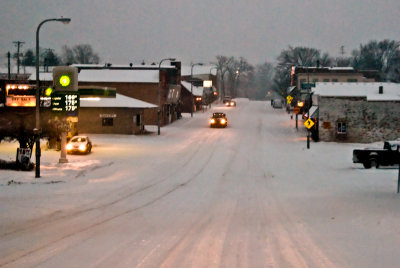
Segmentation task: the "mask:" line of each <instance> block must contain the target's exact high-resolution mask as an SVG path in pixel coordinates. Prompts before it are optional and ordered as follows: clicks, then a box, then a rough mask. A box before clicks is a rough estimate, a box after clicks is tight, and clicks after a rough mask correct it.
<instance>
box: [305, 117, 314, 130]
mask: <svg viewBox="0 0 400 268" xmlns="http://www.w3.org/2000/svg"><path fill="white" fill-rule="evenodd" d="M304 125H305V126H306V128H307V129H308V130H310V129H311V128H312V127H313V126H314V125H315V124H314V121H313V120H311V119H310V118H308V119H307V120H306V121H305V122H304Z"/></svg>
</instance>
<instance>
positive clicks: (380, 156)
mask: <svg viewBox="0 0 400 268" xmlns="http://www.w3.org/2000/svg"><path fill="white" fill-rule="evenodd" d="M399 161H400V141H385V143H384V144H383V148H365V149H355V150H353V163H361V164H363V166H364V168H371V167H373V166H375V167H376V168H378V167H379V166H392V165H395V164H398V163H399Z"/></svg>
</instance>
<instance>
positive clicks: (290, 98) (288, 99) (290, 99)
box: [286, 95, 293, 104]
mask: <svg viewBox="0 0 400 268" xmlns="http://www.w3.org/2000/svg"><path fill="white" fill-rule="evenodd" d="M286 99H287V102H288V103H289V104H290V103H291V102H292V100H293V97H292V96H290V95H288V96H287V97H286Z"/></svg>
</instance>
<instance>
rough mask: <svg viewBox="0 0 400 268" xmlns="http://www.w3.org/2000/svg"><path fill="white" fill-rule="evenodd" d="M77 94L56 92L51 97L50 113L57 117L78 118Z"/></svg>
mask: <svg viewBox="0 0 400 268" xmlns="http://www.w3.org/2000/svg"><path fill="white" fill-rule="evenodd" d="M79 104H80V102H79V93H78V92H71V91H56V92H54V93H53V94H52V96H51V111H52V112H53V113H54V114H56V115H59V116H78V111H79Z"/></svg>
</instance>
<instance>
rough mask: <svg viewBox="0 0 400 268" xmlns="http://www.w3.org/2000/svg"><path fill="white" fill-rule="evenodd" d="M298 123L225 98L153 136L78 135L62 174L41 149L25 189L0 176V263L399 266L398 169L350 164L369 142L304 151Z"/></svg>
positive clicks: (22, 178)
mask: <svg viewBox="0 0 400 268" xmlns="http://www.w3.org/2000/svg"><path fill="white" fill-rule="evenodd" d="M214 111H222V112H225V113H226V114H227V117H228V128H226V129H211V128H209V127H208V118H209V116H210V115H211V113H212V112H214ZM299 126H300V129H299V130H298V131H296V129H295V121H294V120H291V119H290V116H289V115H288V114H287V113H286V112H285V111H284V110H283V109H273V108H272V107H271V106H270V105H269V102H255V101H248V100H245V99H239V100H237V107H235V108H226V107H222V106H218V105H217V106H213V108H212V109H209V110H208V111H205V112H197V113H195V114H194V117H193V118H191V117H190V114H189V115H188V114H185V115H184V118H183V119H182V120H179V121H177V122H174V123H173V124H171V125H169V126H166V127H163V128H161V135H160V136H158V135H156V128H154V129H152V130H154V131H155V132H154V134H150V135H144V136H128V135H90V137H91V139H92V141H93V144H94V146H93V149H92V153H91V154H89V155H68V160H69V163H67V164H59V163H58V159H59V158H60V153H59V152H56V151H52V150H49V151H45V150H43V152H42V158H41V162H42V163H41V164H42V165H41V178H39V179H35V178H34V177H35V173H34V171H32V172H22V171H20V172H18V171H11V170H0V213H1V221H0V267H399V265H400V264H399V263H400V260H399V258H398V256H399V255H400V228H399V226H400V194H397V193H396V191H397V176H398V168H397V167H394V168H379V169H374V168H372V169H368V170H366V169H364V168H363V167H362V165H360V164H353V163H352V150H353V149H354V148H363V147H366V146H371V144H368V145H366V144H349V143H346V144H340V143H324V142H319V143H314V142H311V148H310V149H307V148H306V132H305V131H304V130H303V127H302V123H301V122H300V123H299ZM148 129H150V128H148ZM372 145H373V146H382V145H383V143H376V144H372ZM17 147H18V144H17V143H5V142H2V143H0V159H2V160H14V159H15V152H16V148H17ZM32 159H33V158H32Z"/></svg>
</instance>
